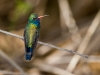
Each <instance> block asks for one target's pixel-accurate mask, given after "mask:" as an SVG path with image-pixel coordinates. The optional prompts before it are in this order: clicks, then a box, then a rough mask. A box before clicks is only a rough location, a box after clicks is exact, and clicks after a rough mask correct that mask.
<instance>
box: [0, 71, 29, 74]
mask: <svg viewBox="0 0 100 75" xmlns="http://www.w3.org/2000/svg"><path fill="white" fill-rule="evenodd" d="M1 74H4V75H30V74H26V73H16V72H10V71H2V70H0V75H1Z"/></svg>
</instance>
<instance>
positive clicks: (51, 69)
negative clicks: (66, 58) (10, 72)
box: [33, 60, 74, 75]
mask: <svg viewBox="0 0 100 75" xmlns="http://www.w3.org/2000/svg"><path fill="white" fill-rule="evenodd" d="M33 65H35V66H36V67H38V68H39V69H40V70H42V71H45V72H50V73H53V74H55V75H56V74H57V75H64V74H65V73H66V74H67V75H74V74H72V73H70V72H68V71H66V70H63V69H61V68H58V67H54V66H52V65H49V64H46V63H45V62H42V60H35V61H34V62H33Z"/></svg>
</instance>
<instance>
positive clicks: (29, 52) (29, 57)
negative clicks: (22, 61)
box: [26, 47, 33, 60]
mask: <svg viewBox="0 0 100 75" xmlns="http://www.w3.org/2000/svg"><path fill="white" fill-rule="evenodd" d="M32 56H33V50H32V48H29V47H28V48H27V51H26V60H31V58H32Z"/></svg>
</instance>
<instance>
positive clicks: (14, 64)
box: [0, 49, 25, 73]
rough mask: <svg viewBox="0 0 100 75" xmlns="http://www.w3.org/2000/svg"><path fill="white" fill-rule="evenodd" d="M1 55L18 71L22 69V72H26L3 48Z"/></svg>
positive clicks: (0, 51)
mask: <svg viewBox="0 0 100 75" xmlns="http://www.w3.org/2000/svg"><path fill="white" fill-rule="evenodd" d="M0 56H1V57H3V58H4V59H6V60H7V61H8V62H9V63H10V64H11V65H12V66H13V67H15V68H16V69H17V70H18V71H20V72H21V73H25V72H24V70H23V69H22V68H21V67H20V66H19V65H18V64H17V63H16V62H14V61H13V60H12V59H11V58H10V57H9V56H8V55H6V54H5V53H4V52H3V51H2V50H1V49H0Z"/></svg>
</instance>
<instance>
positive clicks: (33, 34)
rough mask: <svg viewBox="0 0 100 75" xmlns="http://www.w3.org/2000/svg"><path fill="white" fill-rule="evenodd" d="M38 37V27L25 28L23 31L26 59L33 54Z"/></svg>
mask: <svg viewBox="0 0 100 75" xmlns="http://www.w3.org/2000/svg"><path fill="white" fill-rule="evenodd" d="M38 38H39V32H38V29H36V28H34V29H27V28H26V29H25V31H24V42H25V49H26V60H30V59H31V58H32V56H33V54H34V51H35V48H36V45H37V41H38Z"/></svg>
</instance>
